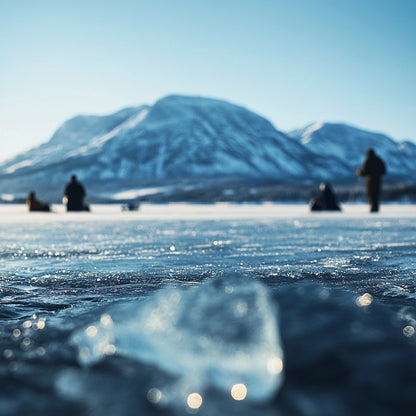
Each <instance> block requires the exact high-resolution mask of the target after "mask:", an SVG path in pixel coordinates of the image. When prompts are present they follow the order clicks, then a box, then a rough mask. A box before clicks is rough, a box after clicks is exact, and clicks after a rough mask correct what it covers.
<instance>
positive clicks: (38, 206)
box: [26, 191, 51, 212]
mask: <svg viewBox="0 0 416 416" xmlns="http://www.w3.org/2000/svg"><path fill="white" fill-rule="evenodd" d="M26 205H27V207H28V208H29V211H43V212H50V210H51V208H50V206H49V204H47V203H46V202H43V201H40V200H39V199H37V198H36V194H35V192H34V191H30V192H29V195H28V196H27V198H26Z"/></svg>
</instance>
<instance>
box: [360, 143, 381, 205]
mask: <svg viewBox="0 0 416 416" xmlns="http://www.w3.org/2000/svg"><path fill="white" fill-rule="evenodd" d="M366 154H367V158H366V159H365V161H364V163H363V164H362V166H361V167H360V168H359V169H357V175H358V176H364V177H365V186H366V194H367V198H368V202H369V204H370V212H377V211H378V209H379V201H380V191H381V177H382V176H383V175H384V174H385V173H386V165H385V164H384V162H383V160H382V159H380V158H379V157H378V156H377V155H376V153H375V152H374V150H373V149H367V151H366Z"/></svg>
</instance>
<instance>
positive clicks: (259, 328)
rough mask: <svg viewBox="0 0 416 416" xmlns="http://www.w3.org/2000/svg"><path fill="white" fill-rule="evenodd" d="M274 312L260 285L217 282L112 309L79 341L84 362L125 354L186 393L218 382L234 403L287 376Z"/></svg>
mask: <svg viewBox="0 0 416 416" xmlns="http://www.w3.org/2000/svg"><path fill="white" fill-rule="evenodd" d="M276 317H277V312H276V310H275V308H274V306H273V304H272V302H271V300H270V299H269V296H268V293H267V290H266V288H265V287H264V286H263V285H262V284H261V283H259V282H257V281H254V280H250V279H244V278H237V277H236V278H231V279H230V278H227V279H224V278H223V279H214V280H211V281H207V282H205V283H203V284H201V285H198V286H193V287H190V288H183V287H179V288H165V289H162V290H160V291H159V292H157V293H155V294H153V295H151V296H150V297H149V298H147V299H146V300H144V301H143V300H142V301H134V302H128V303H123V304H118V305H116V306H113V307H112V308H110V310H108V311H107V313H106V314H104V315H102V316H101V319H100V321H99V322H97V323H93V324H91V325H89V326H88V327H86V328H84V329H83V330H82V331H78V332H76V333H75V334H74V336H73V342H74V343H75V344H76V346H77V347H78V351H79V360H80V362H81V363H82V364H84V365H91V364H94V363H96V362H97V361H100V360H102V359H103V358H104V357H105V356H108V355H112V354H119V355H123V356H127V357H129V358H132V359H137V360H139V361H141V362H146V363H150V364H153V365H155V366H157V367H158V368H159V369H160V370H162V371H164V372H167V373H169V374H172V375H174V376H176V377H177V378H178V380H179V383H178V384H180V385H181V391H182V393H183V394H187V391H189V392H191V391H198V392H201V393H203V392H204V391H205V390H207V389H208V388H211V387H214V388H216V389H218V390H220V391H223V392H224V393H226V394H231V396H232V397H233V398H234V399H235V400H238V399H239V398H240V399H245V398H247V400H252V401H264V400H267V399H269V398H271V397H272V396H273V395H274V394H275V393H276V391H277V389H278V388H279V386H280V385H281V383H282V377H283V352H282V348H281V343H280V336H279V333H278V323H277V321H276ZM236 391H237V393H236ZM236 397H237V398H236Z"/></svg>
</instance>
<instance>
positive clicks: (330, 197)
mask: <svg viewBox="0 0 416 416" xmlns="http://www.w3.org/2000/svg"><path fill="white" fill-rule="evenodd" d="M319 189H320V191H321V195H320V196H318V197H317V198H315V199H313V200H312V202H311V211H341V208H340V207H339V205H338V202H337V198H336V196H335V194H334V191H333V190H332V187H331V185H330V184H329V183H321V185H320V186H319Z"/></svg>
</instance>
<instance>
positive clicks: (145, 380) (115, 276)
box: [0, 204, 416, 416]
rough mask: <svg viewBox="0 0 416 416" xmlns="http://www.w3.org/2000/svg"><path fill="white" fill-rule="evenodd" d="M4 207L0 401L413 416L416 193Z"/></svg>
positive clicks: (10, 411)
mask: <svg viewBox="0 0 416 416" xmlns="http://www.w3.org/2000/svg"><path fill="white" fill-rule="evenodd" d="M54 210H55V212H54V213H28V212H27V210H26V207H25V206H22V205H0V248H1V250H0V256H1V262H0V291H1V292H0V293H1V301H0V384H1V386H2V388H1V390H0V414H1V415H23V414H28V415H47V416H48V415H56V414H59V415H74V414H77V415H94V416H95V415H97V416H98V415H104V416H107V415H108V416H110V415H111V416H112V415H186V414H199V415H209V416H211V415H212V416H217V415H239V416H248V415H250V416H251V415H255V416H266V415H267V416H268V415H283V416H286V415H287V416H293V415H296V416H298V415H299V416H303V415H305V416H309V415H319V416H322V415H324V416H325V415H327V416H333V415H337V416H343V415H345V416H351V415H377V416H380V415H381V416H383V415H414V414H415V409H416V395H415V393H414V392H415V390H416V360H415V357H416V334H415V328H416V270H415V262H416V260H415V250H416V206H414V205H383V206H382V207H381V212H380V213H379V214H369V213H368V208H367V206H366V205H361V204H357V205H344V206H343V212H341V213H310V212H309V210H308V207H307V206H304V205H274V204H264V205H249V204H242V205H228V204H216V205H186V204H172V205H143V206H142V207H141V208H140V210H139V211H137V212H122V211H121V208H120V206H118V205H102V206H100V205H96V206H93V207H92V212H90V213H66V212H65V211H64V209H63V207H62V206H55V207H54Z"/></svg>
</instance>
